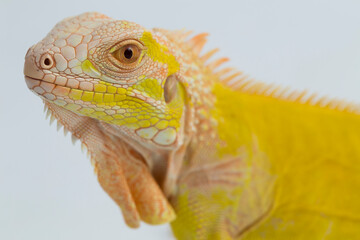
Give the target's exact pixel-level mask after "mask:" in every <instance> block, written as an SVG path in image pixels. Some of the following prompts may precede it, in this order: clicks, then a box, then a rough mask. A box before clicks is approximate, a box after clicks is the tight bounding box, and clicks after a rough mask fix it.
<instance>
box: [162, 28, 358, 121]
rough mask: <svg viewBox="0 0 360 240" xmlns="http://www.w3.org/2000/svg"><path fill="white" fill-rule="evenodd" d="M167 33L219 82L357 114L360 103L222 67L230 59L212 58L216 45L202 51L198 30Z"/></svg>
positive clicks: (202, 40)
mask: <svg viewBox="0 0 360 240" xmlns="http://www.w3.org/2000/svg"><path fill="white" fill-rule="evenodd" d="M166 33H167V34H166V35H167V36H168V37H169V38H170V39H171V40H173V41H175V42H178V43H179V44H181V45H183V46H184V45H185V47H186V48H187V50H191V52H192V53H193V54H194V56H196V57H198V58H199V59H200V60H201V61H202V63H203V64H204V66H205V67H207V68H209V69H210V70H211V71H213V72H214V74H216V75H217V76H218V78H219V80H220V81H221V82H222V83H224V84H225V85H227V86H229V87H230V88H232V89H234V90H236V91H240V92H243V93H246V94H253V95H263V96H268V97H272V98H276V99H280V100H284V101H290V102H298V103H302V104H308V105H312V106H318V107H322V108H328V109H334V110H338V111H344V112H348V113H355V114H360V106H359V104H354V103H349V102H346V101H344V100H339V99H334V98H330V97H327V96H323V97H320V96H319V95H318V94H315V93H309V91H308V90H302V91H298V90H291V88H290V87H283V86H279V85H277V84H269V83H264V82H261V81H258V80H255V79H253V78H251V77H250V76H249V75H246V74H244V73H243V72H242V71H239V70H237V69H235V68H231V67H225V68H221V67H222V66H223V64H224V63H226V62H228V61H229V58H227V57H220V58H217V59H214V60H212V58H213V56H214V55H215V54H216V53H217V52H218V51H219V49H218V48H215V49H212V50H210V51H208V52H206V53H204V54H201V51H202V50H203V47H204V46H205V44H206V42H207V37H208V34H207V33H200V34H197V35H195V36H192V37H190V36H191V34H192V32H191V31H185V30H179V31H171V32H169V31H166ZM169 33H170V34H169Z"/></svg>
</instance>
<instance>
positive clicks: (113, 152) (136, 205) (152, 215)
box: [45, 102, 175, 227]
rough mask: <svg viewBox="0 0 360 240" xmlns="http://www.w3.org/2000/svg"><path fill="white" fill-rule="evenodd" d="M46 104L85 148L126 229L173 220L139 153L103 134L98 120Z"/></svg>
mask: <svg viewBox="0 0 360 240" xmlns="http://www.w3.org/2000/svg"><path fill="white" fill-rule="evenodd" d="M45 104H46V106H47V107H48V108H49V110H50V111H51V113H52V115H53V116H54V117H55V118H56V119H57V120H58V122H60V123H61V124H62V125H63V126H64V128H65V129H66V130H68V131H70V132H71V133H72V134H73V136H75V137H76V138H78V139H80V141H81V142H82V143H83V144H85V146H86V147H87V149H88V151H89V152H90V155H91V160H92V162H93V164H94V166H95V171H96V173H97V176H98V179H99V182H100V185H101V186H102V188H103V189H104V190H105V192H107V193H108V194H109V196H110V197H111V198H112V199H113V200H114V201H115V202H116V203H117V204H118V205H119V206H120V208H121V210H122V212H123V215H124V219H125V222H126V223H127V225H129V226H130V227H138V226H139V224H140V219H141V220H143V221H145V222H147V223H150V224H161V223H165V222H169V221H171V220H173V219H174V218H175V213H174V211H173V209H172V207H171V206H170V204H169V203H168V201H167V199H166V198H165V196H164V194H163V193H162V191H161V190H160V188H159V186H158V185H157V183H156V182H155V180H154V178H153V177H152V175H151V174H150V172H149V170H148V168H147V166H146V164H145V163H144V162H143V161H142V157H141V155H140V154H139V153H137V152H135V151H134V150H133V148H132V147H131V146H129V145H128V144H126V143H125V142H123V141H122V140H121V139H120V138H119V137H117V136H115V135H112V134H111V133H110V132H108V131H106V130H105V129H104V128H103V127H102V126H101V124H99V122H98V120H96V119H92V118H89V117H85V116H79V115H77V114H74V113H72V112H70V111H68V110H66V109H64V108H61V107H59V106H57V105H55V104H52V103H48V102H46V103H45Z"/></svg>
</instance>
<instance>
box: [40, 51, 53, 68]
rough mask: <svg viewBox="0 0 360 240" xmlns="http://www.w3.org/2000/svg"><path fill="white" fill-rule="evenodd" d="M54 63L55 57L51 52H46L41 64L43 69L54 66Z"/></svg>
mask: <svg viewBox="0 0 360 240" xmlns="http://www.w3.org/2000/svg"><path fill="white" fill-rule="evenodd" d="M53 65H54V59H53V57H52V56H51V55H50V54H48V53H45V54H44V55H42V56H41V59H40V66H41V67H42V68H43V69H50V68H52V67H53Z"/></svg>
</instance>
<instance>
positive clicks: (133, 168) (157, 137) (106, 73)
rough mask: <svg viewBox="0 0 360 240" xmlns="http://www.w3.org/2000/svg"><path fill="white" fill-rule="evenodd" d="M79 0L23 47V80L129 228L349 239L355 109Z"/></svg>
mask: <svg viewBox="0 0 360 240" xmlns="http://www.w3.org/2000/svg"><path fill="white" fill-rule="evenodd" d="M188 35H189V33H186V32H183V31H165V30H161V29H153V30H147V29H144V28H142V27H141V26H139V25H137V24H134V23H130V22H127V21H117V20H113V19H110V18H108V17H106V16H104V15H101V14H98V13H86V14H82V15H79V16H77V17H74V18H68V19H65V20H64V21H62V22H60V23H59V24H58V25H56V26H55V28H54V29H53V30H52V31H51V32H50V33H49V34H48V35H47V36H46V37H45V38H44V39H43V40H42V41H41V42H39V43H38V44H36V45H34V46H33V47H31V48H30V49H29V51H28V53H27V55H26V61H25V68H24V73H25V75H26V76H27V77H26V82H27V85H28V87H29V88H30V89H31V90H33V91H34V92H35V93H36V94H38V95H40V96H41V97H42V98H43V99H44V102H45V105H46V106H47V108H48V109H49V111H50V113H51V116H52V120H53V119H57V121H58V123H59V127H61V126H63V127H64V129H65V130H66V131H70V132H71V133H72V135H73V136H74V138H78V139H80V141H81V142H82V143H83V145H84V146H86V147H87V149H88V151H89V153H90V155H91V160H92V162H93V164H94V166H95V169H96V172H97V176H98V179H99V182H100V184H101V186H102V187H103V188H104V190H105V191H106V192H107V193H108V194H109V195H110V197H111V198H112V199H113V200H114V201H115V202H116V203H117V204H118V205H119V206H120V207H121V209H122V212H123V215H124V218H125V221H126V223H127V224H128V225H129V226H130V227H138V226H139V221H140V220H142V221H145V222H147V223H150V224H161V223H166V222H170V223H171V226H172V229H173V232H174V234H175V236H176V237H177V238H178V239H356V238H357V237H358V236H360V219H359V218H360V191H359V189H360V178H359V177H358V176H359V172H360V164H359V163H360V148H359V146H360V116H359V115H358V114H357V112H356V108H355V107H353V106H350V105H346V104H344V103H341V102H337V101H329V100H326V99H318V100H316V98H314V97H313V96H307V94H306V93H305V92H302V93H297V92H292V93H288V91H285V90H283V89H280V88H277V87H274V86H269V85H265V84H261V83H259V82H255V81H253V80H247V79H245V78H242V75H241V74H240V73H238V72H236V71H235V70H233V69H222V70H217V68H218V67H219V65H221V64H222V63H223V62H225V61H226V60H227V59H226V58H222V59H219V60H215V61H213V62H209V58H210V57H211V56H212V55H213V54H214V53H215V52H216V50H214V51H210V52H209V53H206V54H203V55H200V51H201V48H202V46H203V45H204V44H205V42H206V39H205V38H206V34H200V35H197V36H195V37H193V38H191V39H190V40H187V39H188Z"/></svg>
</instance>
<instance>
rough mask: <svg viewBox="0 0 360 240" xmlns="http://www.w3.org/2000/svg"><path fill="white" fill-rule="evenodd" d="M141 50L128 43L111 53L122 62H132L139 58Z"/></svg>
mask: <svg viewBox="0 0 360 240" xmlns="http://www.w3.org/2000/svg"><path fill="white" fill-rule="evenodd" d="M141 50H142V49H141V48H140V47H139V46H137V45H136V44H133V43H129V44H125V45H123V46H122V47H120V48H119V49H117V50H116V51H114V52H113V53H112V55H113V57H114V58H116V59H117V60H118V61H119V62H120V63H122V64H133V63H135V62H137V61H138V60H139V58H140V56H141Z"/></svg>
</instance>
